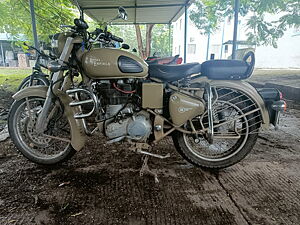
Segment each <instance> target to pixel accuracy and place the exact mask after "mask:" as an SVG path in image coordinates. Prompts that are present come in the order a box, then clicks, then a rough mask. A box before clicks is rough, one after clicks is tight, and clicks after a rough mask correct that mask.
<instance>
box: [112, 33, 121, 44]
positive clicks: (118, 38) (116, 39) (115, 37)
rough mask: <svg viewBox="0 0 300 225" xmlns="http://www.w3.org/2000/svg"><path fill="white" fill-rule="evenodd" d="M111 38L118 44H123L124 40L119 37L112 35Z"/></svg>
mask: <svg viewBox="0 0 300 225" xmlns="http://www.w3.org/2000/svg"><path fill="white" fill-rule="evenodd" d="M110 38H111V39H112V40H114V41H117V42H121V43H122V42H123V38H120V37H117V36H115V35H112V34H110Z"/></svg>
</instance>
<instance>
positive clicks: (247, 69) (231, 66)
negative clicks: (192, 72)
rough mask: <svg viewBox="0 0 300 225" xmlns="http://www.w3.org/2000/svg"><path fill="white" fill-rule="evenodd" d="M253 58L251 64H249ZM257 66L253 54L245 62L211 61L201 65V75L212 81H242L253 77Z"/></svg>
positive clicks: (249, 53)
mask: <svg viewBox="0 0 300 225" xmlns="http://www.w3.org/2000/svg"><path fill="white" fill-rule="evenodd" d="M249 58H251V61H250V62H247V61H248V60H249ZM254 64H255V57H254V53H253V52H248V53H247V54H246V55H245V56H244V58H243V60H209V61H206V62H204V63H202V65H201V75H202V76H206V77H207V78H208V79H211V80H242V79H247V78H249V77H250V76H251V74H252V72H253V69H254Z"/></svg>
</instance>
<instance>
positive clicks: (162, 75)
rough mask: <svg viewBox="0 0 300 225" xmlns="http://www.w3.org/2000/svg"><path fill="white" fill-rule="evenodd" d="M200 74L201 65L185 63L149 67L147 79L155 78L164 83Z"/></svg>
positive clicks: (151, 65)
mask: <svg viewBox="0 0 300 225" xmlns="http://www.w3.org/2000/svg"><path fill="white" fill-rule="evenodd" d="M200 72H201V64H199V63H186V64H180V65H161V64H150V65H149V77H150V78H157V79H159V80H161V81H165V82H172V81H177V80H180V79H182V78H185V77H188V76H190V75H192V74H199V73H200Z"/></svg>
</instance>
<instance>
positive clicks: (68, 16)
mask: <svg viewBox="0 0 300 225" xmlns="http://www.w3.org/2000/svg"><path fill="white" fill-rule="evenodd" d="M34 4H35V14H36V22H37V32H38V37H39V40H42V41H45V42H49V37H48V36H49V35H50V34H54V33H56V32H60V31H61V30H60V27H59V26H60V25H61V24H69V25H72V24H73V19H74V18H75V17H76V15H75V13H74V12H76V11H75V10H72V9H73V8H74V6H73V5H72V4H71V2H70V1H66V0H35V1H34ZM0 31H1V32H6V33H10V34H12V35H13V36H15V37H18V36H19V35H20V34H23V35H26V37H27V38H28V39H30V40H32V39H33V37H32V27H31V17H30V8H29V1H28V0H3V1H0Z"/></svg>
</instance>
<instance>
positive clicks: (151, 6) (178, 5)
mask: <svg viewBox="0 0 300 225" xmlns="http://www.w3.org/2000/svg"><path fill="white" fill-rule="evenodd" d="M187 2H189V1H187ZM186 5H187V3H185V4H166V5H128V6H123V7H124V8H127V9H142V8H162V7H184V6H186ZM118 8H119V6H91V7H83V8H82V9H118Z"/></svg>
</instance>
